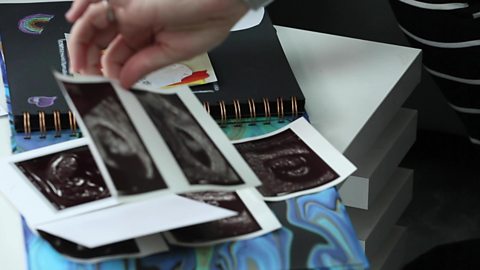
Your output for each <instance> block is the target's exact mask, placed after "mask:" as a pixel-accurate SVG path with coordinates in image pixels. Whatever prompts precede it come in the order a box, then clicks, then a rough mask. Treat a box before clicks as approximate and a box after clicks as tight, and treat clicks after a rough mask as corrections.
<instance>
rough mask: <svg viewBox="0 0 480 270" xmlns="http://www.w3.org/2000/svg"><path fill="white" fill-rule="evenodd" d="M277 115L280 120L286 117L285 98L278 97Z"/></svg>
mask: <svg viewBox="0 0 480 270" xmlns="http://www.w3.org/2000/svg"><path fill="white" fill-rule="evenodd" d="M277 117H278V119H279V121H283V120H284V119H285V111H284V110H283V98H282V97H278V98H277Z"/></svg>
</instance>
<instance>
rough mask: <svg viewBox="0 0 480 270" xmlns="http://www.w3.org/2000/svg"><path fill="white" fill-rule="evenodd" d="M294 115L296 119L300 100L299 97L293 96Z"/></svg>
mask: <svg viewBox="0 0 480 270" xmlns="http://www.w3.org/2000/svg"><path fill="white" fill-rule="evenodd" d="M291 100H292V117H293V118H294V119H295V118H297V117H298V102H297V97H296V96H292V97H291Z"/></svg>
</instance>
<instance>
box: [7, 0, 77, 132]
mask: <svg viewBox="0 0 480 270" xmlns="http://www.w3.org/2000/svg"><path fill="white" fill-rule="evenodd" d="M70 5H71V2H54V3H28V4H25V3H23V4H21V3H18V4H1V5H0V35H1V38H2V43H3V54H4V58H5V65H6V69H7V74H8V78H4V79H5V80H8V84H9V86H10V98H11V103H12V112H13V115H14V116H15V117H14V123H15V129H16V130H18V131H19V130H23V128H24V126H23V124H24V123H23V112H29V113H30V119H31V120H30V124H31V128H32V130H38V128H39V121H38V112H39V111H44V112H45V114H46V123H45V124H46V127H47V129H54V120H53V114H52V113H53V111H54V110H58V111H60V112H61V113H62V117H63V118H62V119H61V120H62V121H61V122H62V126H63V128H69V125H68V116H67V112H68V110H69V109H68V105H67V104H66V102H65V100H64V98H63V96H62V95H61V94H60V91H59V88H58V86H57V83H56V81H55V80H54V78H53V75H52V69H56V70H58V71H63V73H65V72H66V71H67V70H68V64H67V59H66V57H67V52H66V44H65V33H68V32H69V31H70V28H71V25H70V24H69V23H67V21H66V20H65V15H64V14H65V11H66V10H67V9H68V8H69V7H70ZM62 65H63V66H62Z"/></svg>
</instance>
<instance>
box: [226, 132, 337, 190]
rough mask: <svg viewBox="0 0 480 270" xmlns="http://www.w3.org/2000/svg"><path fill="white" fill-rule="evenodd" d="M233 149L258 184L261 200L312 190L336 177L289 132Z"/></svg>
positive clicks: (236, 145)
mask: <svg viewBox="0 0 480 270" xmlns="http://www.w3.org/2000/svg"><path fill="white" fill-rule="evenodd" d="M235 147H236V148H237V150H238V151H239V152H240V154H241V155H242V156H243V158H244V159H245V160H246V161H247V163H248V164H249V165H250V167H251V168H252V169H253V171H254V172H255V173H256V174H257V176H258V178H260V180H261V181H262V186H260V187H258V190H259V191H260V192H261V193H262V195H263V196H265V197H275V196H282V195H286V194H290V193H294V192H298V191H303V190H307V189H311V188H315V187H318V186H321V185H323V184H326V183H328V182H331V181H333V180H335V179H336V178H338V176H339V175H338V174H337V173H336V172H335V171H334V170H333V169H332V168H331V167H330V166H329V165H328V164H327V163H325V161H323V159H322V158H320V157H319V156H318V155H317V154H316V153H315V152H313V150H312V149H310V147H308V145H306V144H305V143H304V142H303V141H302V140H301V139H300V138H299V137H298V136H297V135H296V134H295V133H294V132H293V131H292V130H290V129H288V130H285V131H283V132H281V133H279V134H276V135H273V136H270V137H267V138H263V139H259V140H253V141H248V142H244V143H238V144H235Z"/></svg>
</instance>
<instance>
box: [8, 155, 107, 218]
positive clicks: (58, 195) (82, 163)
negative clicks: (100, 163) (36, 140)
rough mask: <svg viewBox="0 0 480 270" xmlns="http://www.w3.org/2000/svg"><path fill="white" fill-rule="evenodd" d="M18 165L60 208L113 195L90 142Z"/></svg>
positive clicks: (45, 195)
mask: <svg viewBox="0 0 480 270" xmlns="http://www.w3.org/2000/svg"><path fill="white" fill-rule="evenodd" d="M15 165H16V166H17V167H18V169H20V171H21V172H22V173H23V174H24V175H25V176H26V177H27V179H28V180H30V182H31V183H32V184H33V185H34V186H35V188H37V189H38V190H39V191H40V192H41V193H42V194H43V196H44V197H45V198H47V199H48V200H49V201H50V202H51V203H52V205H53V206H54V207H55V208H56V209H57V210H61V209H65V208H68V207H71V206H76V205H80V204H83V203H87V202H92V201H96V200H99V199H103V198H107V197H110V192H109V191H108V188H107V185H106V184H105V181H104V180H103V177H102V175H101V174H100V171H99V170H98V167H97V164H96V163H95V160H94V159H93V156H92V154H91V153H90V150H89V149H88V147H87V146H82V147H78V148H74V149H70V150H66V151H63V152H59V153H55V154H50V155H46V156H42V157H38V158H34V159H30V160H25V161H21V162H17V163H15Z"/></svg>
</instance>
